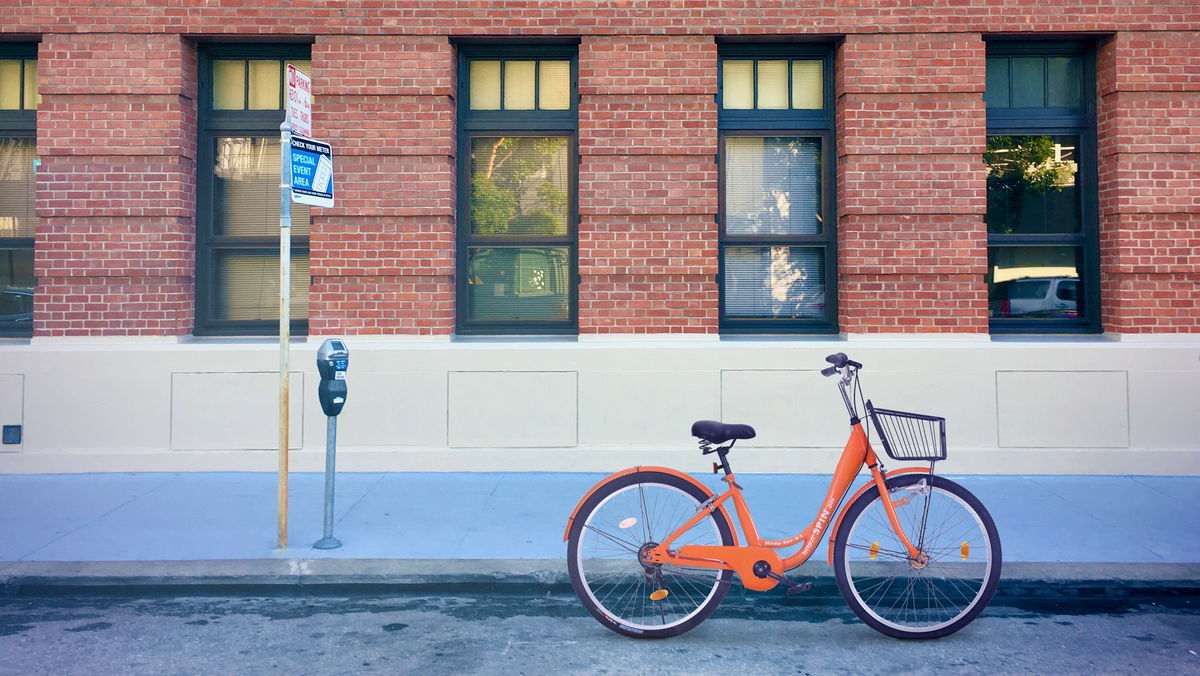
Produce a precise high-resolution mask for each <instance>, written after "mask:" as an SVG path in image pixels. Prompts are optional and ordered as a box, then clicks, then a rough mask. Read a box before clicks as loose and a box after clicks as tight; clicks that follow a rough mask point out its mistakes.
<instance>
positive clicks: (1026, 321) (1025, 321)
mask: <svg viewBox="0 0 1200 676" xmlns="http://www.w3.org/2000/svg"><path fill="white" fill-rule="evenodd" d="M1038 57H1045V58H1054V57H1077V58H1079V59H1081V63H1082V73H1081V74H1080V75H1081V77H1082V83H1081V89H1082V91H1081V92H1080V93H1079V96H1078V101H1079V103H1080V105H1078V106H1071V107H1066V106H1057V107H1051V106H1047V105H1045V104H1046V103H1047V102H1050V101H1052V100H1053V99H1054V98H1056V97H1054V96H1053V95H1051V93H1050V92H1049V88H1050V87H1051V82H1050V75H1049V72H1048V70H1049V69H1045V70H1044V71H1043V83H1042V88H1043V91H1044V92H1046V94H1044V96H1043V97H1042V100H1043V105H1042V106H1041V107H1013V106H1012V105H1011V103H1012V101H1013V100H1014V98H1013V97H1012V95H1011V94H1009V98H1008V100H1007V101H1003V97H1002V96H999V97H998V96H996V93H995V90H993V92H992V94H991V95H989V94H988V93H986V92H985V95H984V96H985V101H988V107H987V135H988V138H989V139H991V138H993V137H998V136H1051V137H1053V136H1072V137H1078V138H1079V147H1078V148H1077V149H1076V151H1075V152H1076V160H1075V161H1076V162H1077V166H1078V171H1077V173H1076V189H1077V191H1078V195H1079V204H1078V209H1079V212H1078V213H1079V219H1080V228H1079V231H1078V232H1075V233H1054V234H1051V233H1045V234H1043V233H997V232H992V231H991V230H992V229H993V228H990V227H989V232H988V273H987V275H986V280H987V282H988V293H989V315H990V318H989V320H988V325H989V331H990V333H991V334H993V335H1004V334H1023V333H1024V334H1028V333H1038V334H1087V333H1100V332H1102V331H1103V330H1104V329H1103V326H1102V324H1101V313H1100V247H1099V196H1098V195H1099V177H1098V169H1097V161H1098V160H1097V142H1096V58H1095V46H1094V44H1093V43H1090V42H1075V41H1066V42H1017V41H1002V40H990V39H989V40H988V42H987V59H988V61H989V65H991V66H992V68H991V72H990V74H989V77H990V79H991V81H992V82H993V83H996V82H998V80H999V79H1003V77H1004V75H1003V74H999V75H998V73H997V71H998V70H999V69H997V68H996V67H995V65H996V64H997V63H998V61H997V60H1001V59H1004V60H1007V61H1008V62H1009V63H1010V64H1011V62H1012V60H1014V59H1029V58H1038ZM1004 70H1005V72H1007V73H1008V75H1007V77H1008V80H1007V82H1002V83H1001V84H1004V85H1007V87H1006V89H1007V91H1008V92H1012V91H1013V90H1014V85H1013V81H1012V77H1013V75H1012V72H1013V70H1014V68H1013V67H1012V66H1011V65H1010V66H1006V67H1005V69H1004ZM1034 87H1035V89H1036V85H1035V86H1034ZM1058 98H1066V97H1058ZM1070 98H1075V97H1074V96H1071V97H1070ZM1016 247H1025V248H1026V249H1027V250H1028V249H1030V248H1032V247H1039V248H1043V250H1050V251H1052V250H1055V249H1061V250H1063V251H1064V252H1065V250H1066V249H1068V248H1070V249H1073V252H1072V255H1073V256H1074V258H1075V265H1076V267H1077V270H1078V276H1079V279H1078V285H1080V286H1082V288H1083V293H1082V294H1080V295H1078V296H1076V298H1075V300H1074V302H1076V313H1077V315H1078V316H1049V317H1032V316H1021V317H1015V316H998V315H1002V314H1003V310H1002V308H1001V306H1000V305H999V304H1000V303H1002V300H1003V299H1000V295H1002V294H998V292H999V291H1001V290H1000V289H999V288H998V284H997V283H995V282H994V280H993V269H992V261H993V255H998V254H999V253H1000V252H1002V251H1003V250H1004V249H1012V248H1016ZM1010 302H1011V301H1010ZM1080 305H1082V307H1079V306H1080Z"/></svg>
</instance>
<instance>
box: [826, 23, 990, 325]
mask: <svg viewBox="0 0 1200 676" xmlns="http://www.w3.org/2000/svg"><path fill="white" fill-rule="evenodd" d="M984 75H985V72H984V44H983V40H982V39H981V38H980V36H979V35H969V34H968V35H961V34H951V35H945V34H919V35H864V36H849V37H847V38H846V40H845V42H844V43H843V44H842V46H841V48H840V49H839V50H838V54H837V64H836V71H835V87H836V91H837V156H838V167H837V197H838V200H837V204H838V303H839V305H840V308H839V315H840V322H841V329H842V331H843V332H846V333H913V332H922V333H943V332H959V333H986V332H987V330H988V327H987V285H986V284H985V283H984V281H983V276H984V273H985V272H986V271H987V231H986V228H985V226H984V224H983V214H984V212H985V211H986V209H987V186H986V178H987V169H986V167H985V166H984V163H983V150H984V144H985V139H986V127H987V124H986V116H985V111H984V105H983V89H984V79H985V78H984Z"/></svg>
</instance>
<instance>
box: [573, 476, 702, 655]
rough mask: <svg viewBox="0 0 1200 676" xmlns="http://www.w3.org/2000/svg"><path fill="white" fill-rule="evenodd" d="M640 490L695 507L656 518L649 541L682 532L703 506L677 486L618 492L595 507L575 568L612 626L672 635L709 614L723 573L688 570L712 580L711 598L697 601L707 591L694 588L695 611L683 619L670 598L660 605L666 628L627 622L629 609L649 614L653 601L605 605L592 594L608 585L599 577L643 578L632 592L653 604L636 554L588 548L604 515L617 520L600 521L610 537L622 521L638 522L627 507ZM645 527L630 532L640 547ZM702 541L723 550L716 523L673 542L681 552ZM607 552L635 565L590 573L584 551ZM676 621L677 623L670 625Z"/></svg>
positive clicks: (594, 568)
mask: <svg viewBox="0 0 1200 676" xmlns="http://www.w3.org/2000/svg"><path fill="white" fill-rule="evenodd" d="M639 487H640V488H641V489H642V490H643V491H645V490H646V489H655V490H656V491H666V495H671V496H675V497H677V498H685V499H686V500H687V501H688V502H690V509H688V510H677V511H678V513H676V514H673V515H659V516H658V517H654V518H653V519H652V520H653V521H655V524H654V526H655V527H654V532H653V533H650V534H649V535H650V536H657V537H661V538H665V537H667V536H668V535H669V534H670V533H671V532H673V531H674V530H675V529H676V528H678V527H679V526H682V525H683V524H684V523H686V522H687V520H688V519H690V518H691V517H692V516H694V515H695V514H696V509H697V508H698V507H699V506H700V502H699V501H698V500H696V499H695V498H693V497H692V496H691V495H689V494H687V493H685V492H683V491H682V490H680V489H678V488H676V487H674V486H668V485H666V484H663V483H643V484H633V485H630V486H627V487H625V488H622V489H621V490H618V491H616V492H614V493H613V494H612V495H609V496H608V497H606V498H605V499H604V500H603V501H602V502H601V503H600V504H599V505H597V506H596V508H595V509H593V510H592V512H591V514H589V515H588V520H587V521H586V522H585V523H584V524H583V530H582V531H581V532H580V535H579V538H580V543H579V547H578V548H577V549H576V551H575V557H576V559H575V564H576V567H577V569H578V570H579V577H580V579H581V580H582V581H583V588H584V590H585V592H586V593H587V595H588V598H590V599H591V601H592V603H593V604H595V606H596V607H597V608H599V609H600V610H601V612H603V613H604V614H605V615H606V616H608V618H609V619H610V620H611V621H612V622H614V623H615V624H617V625H618V626H620V627H623V628H626V629H631V630H634V631H635V632H643V631H647V630H659V629H669V628H671V627H675V626H678V625H679V624H682V623H684V622H687V621H688V620H690V619H691V618H693V617H695V615H696V613H697V612H699V611H700V609H701V608H704V607H705V606H706V605H707V604H708V603H709V601H711V600H712V597H713V595H714V594H716V593H717V590H718V589H720V583H719V581H718V576H719V575H720V571H717V570H714V569H708V568H689V569H686V570H687V572H688V574H689V575H702V576H711V579H710V580H704V581H703V584H704V586H709V587H710V588H709V589H708V590H707V592H706V593H705V594H704V596H703V598H702V599H701V600H697V598H698V597H697V595H696V594H695V592H698V591H702V590H697V589H696V587H700V586H701V585H700V584H697V585H693V588H692V590H691V591H692V592H693V594H692V595H691V596H686V591H687V590H686V589H685V598H687V599H688V602H689V605H690V606H691V610H688V611H687V612H685V613H682V614H680V613H679V612H673V611H672V610H671V609H672V608H674V607H676V604H677V601H676V603H671V601H672V599H671V596H670V595H668V597H667V599H664V602H663V603H661V604H660V605H661V606H662V614H661V615H660V617H661V616H662V615H666V616H667V619H668V620H669V621H664V622H661V623H658V624H647V623H644V622H633V621H630V619H628V618H627V617H626V616H627V615H628V611H629V608H631V607H635V606H637V607H642V608H646V607H647V605H648V604H649V603H650V602H649V601H646V602H645V603H643V602H642V600H641V598H637V599H633V598H628V597H624V596H623V597H618V598H617V599H616V600H613V599H610V598H608V597H607V596H606V597H605V598H604V599H599V598H597V597H596V594H595V592H594V591H593V587H594V586H595V587H597V588H600V587H602V586H603V584H602V581H603V578H602V577H599V576H608V577H613V578H616V577H622V576H624V577H629V578H630V579H631V580H636V579H637V578H641V582H639V583H638V584H635V585H633V588H632V589H631V590H630V592H631V594H641V597H644V598H645V599H648V597H649V591H648V590H649V587H648V586H645V585H644V582H645V581H646V578H645V576H644V575H642V574H641V570H642V568H641V565H640V564H638V563H637V559H636V555H635V554H633V553H630V552H629V549H628V548H625V549H619V548H618V547H617V546H616V545H611V546H610V547H607V548H604V547H595V546H593V547H589V546H587V543H586V539H587V537H588V533H589V531H592V532H596V529H592V524H593V521H596V520H597V519H598V518H600V517H601V515H605V514H609V513H611V514H612V515H613V517H610V518H605V519H601V520H602V521H603V522H604V523H605V528H604V530H605V531H611V530H617V529H619V528H620V526H619V525H618V524H619V523H620V522H621V521H622V520H624V519H626V518H628V517H629V516H633V515H632V514H629V509H628V505H629V504H630V502H629V499H628V498H629V493H630V492H631V491H637V490H638V489H639ZM614 500H616V501H617V502H614ZM622 500H624V501H625V505H620V502H621V501H622ZM634 500H637V498H636V497H635V498H634ZM646 502H648V503H652V504H653V501H652V500H647V501H646ZM680 503H681V504H684V505H687V503H685V502H683V501H680ZM618 505H620V507H619V508H618ZM661 506H662V507H664V508H665V507H666V505H665V504H663V505H661ZM617 515H619V516H620V517H621V518H615V517H616V516H617ZM664 517H665V518H666V524H665V525H659V522H660V521H662V519H663V518H664ZM638 518H639V519H640V518H641V517H640V516H639V517H638ZM706 523H707V524H708V525H709V526H710V528H711V531H710V530H709V529H707V528H705V524H706ZM643 527H644V524H643V523H640V522H639V523H637V524H636V525H635V526H632V527H631V528H629V529H628V530H635V529H636V530H637V541H638V543H639V544H641V543H642V542H644V541H645V537H646V536H647V534H646V533H645V531H644V528H643ZM597 529H598V527H597ZM710 535H711V541H709V540H706V538H708V536H710ZM700 540H704V544H718V545H719V544H721V533H720V531H719V530H718V529H717V524H716V521H715V520H713V519H712V518H708V519H705V520H702V521H701V522H700V523H698V524H697V525H696V526H695V527H693V528H692V529H691V530H689V531H688V532H687V533H685V534H684V537H681V538H680V540H677V541H676V542H673V543H672V547H673V548H677V547H680V546H682V545H684V544H696V543H698V541H700ZM656 542H660V541H659V540H656ZM605 549H608V550H610V551H612V552H614V553H613V554H612V556H613V557H614V558H615V557H618V556H621V555H624V556H626V557H631V560H629V561H622V562H621V563H619V564H617V565H614V566H613V567H612V568H611V569H606V570H600V569H599V568H600V567H598V566H588V567H586V568H585V566H584V560H585V557H584V551H585V550H589V551H597V552H599V551H602V550H605ZM617 552H620V553H617ZM587 558H588V560H592V561H596V560H598V559H601V558H604V557H603V556H599V555H598V556H593V557H587ZM664 570H665V571H666V572H668V573H670V572H671V571H673V570H675V568H672V569H665V568H664ZM672 577H673V578H677V579H681V578H679V576H678V574H673V575H672ZM589 582H590V583H589ZM698 582H699V581H698ZM673 590H674V587H673ZM643 591H644V592H645V593H644V594H642V593H641V592H643ZM618 604H623V608H622V610H621V611H620V612H617V611H615V610H614V609H612V608H610V607H609V606H616V605H618ZM639 604H641V605H639ZM653 609H655V610H657V609H658V607H654V608H653ZM642 615H643V616H646V615H647V613H646V612H645V611H643V613H642ZM672 617H673V618H674V619H671V618H672Z"/></svg>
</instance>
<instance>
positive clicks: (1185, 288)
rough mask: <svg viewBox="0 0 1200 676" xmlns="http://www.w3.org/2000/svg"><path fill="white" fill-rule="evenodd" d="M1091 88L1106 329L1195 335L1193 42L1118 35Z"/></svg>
mask: <svg viewBox="0 0 1200 676" xmlns="http://www.w3.org/2000/svg"><path fill="white" fill-rule="evenodd" d="M1096 79H1097V87H1098V90H1099V91H1098V94H1099V97H1100V101H1099V112H1098V119H1097V122H1098V125H1099V134H1098V136H1099V139H1098V145H1099V158H1100V265H1101V306H1102V310H1103V315H1104V323H1105V328H1106V329H1107V330H1109V331H1114V332H1117V333H1174V332H1196V331H1200V291H1198V289H1200V153H1197V152H1196V148H1197V143H1198V142H1200V132H1197V129H1198V128H1200V34H1197V33H1121V34H1118V35H1116V36H1114V37H1113V38H1111V39H1109V40H1108V41H1106V42H1105V43H1104V44H1103V46H1102V47H1101V48H1100V50H1099V54H1098V56H1097V64H1096Z"/></svg>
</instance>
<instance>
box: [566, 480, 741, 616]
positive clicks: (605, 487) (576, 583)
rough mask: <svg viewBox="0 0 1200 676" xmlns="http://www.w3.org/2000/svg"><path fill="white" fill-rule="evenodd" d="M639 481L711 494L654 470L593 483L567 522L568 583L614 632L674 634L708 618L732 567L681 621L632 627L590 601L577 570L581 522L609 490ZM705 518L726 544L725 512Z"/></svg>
mask: <svg viewBox="0 0 1200 676" xmlns="http://www.w3.org/2000/svg"><path fill="white" fill-rule="evenodd" d="M639 483H642V484H650V483H654V484H663V485H666V486H669V487H671V488H674V489H676V490H680V491H683V492H684V493H686V494H688V495H689V496H691V497H692V498H693V499H695V500H696V501H697V502H698V503H703V502H704V501H705V500H707V499H708V498H709V497H711V495H712V494H711V493H709V492H707V491H706V490H704V489H702V488H701V487H699V486H696V485H695V484H693V483H691V482H690V481H687V480H685V479H682V478H680V477H678V476H676V475H673V474H667V473H664V472H655V471H648V472H633V473H630V474H626V475H624V476H620V477H617V478H615V479H612V480H610V481H608V482H606V483H604V484H602V485H601V486H599V487H597V489H596V490H595V491H594V492H593V493H592V495H591V496H589V497H588V499H587V500H586V501H585V502H584V503H583V505H581V506H580V508H579V511H578V513H577V514H576V515H575V519H574V520H573V521H572V523H571V530H570V534H569V536H568V538H567V571H568V573H569V574H570V577H571V587H572V588H573V589H574V590H575V595H576V596H578V597H579V601H580V602H581V603H582V604H583V607H584V608H585V609H586V610H587V611H588V614H590V615H591V616H592V617H594V618H596V620H597V621H599V622H600V624H602V625H603V626H605V627H607V628H608V629H610V630H612V631H614V632H616V633H618V634H621V635H623V636H630V637H633V638H669V637H672V636H678V635H680V634H683V633H685V632H688V631H691V630H692V629H694V628H695V627H696V626H697V625H699V624H700V623H701V622H703V621H704V620H706V619H708V617H709V616H710V615H712V613H713V611H715V610H716V609H717V607H718V606H720V605H721V601H723V600H724V599H725V594H726V593H728V591H729V585H730V582H731V581H732V579H733V571H729V570H725V571H720V573H719V574H718V576H717V583H716V586H717V589H716V590H715V593H713V594H712V596H711V597H709V598H708V600H707V601H706V602H704V603H703V604H702V605H701V607H700V608H699V610H697V611H694V613H693V614H692V615H691V616H689V617H688V618H687V619H686V620H685V621H683V622H681V623H679V624H677V625H674V626H671V627H666V628H663V629H636V628H633V627H630V626H628V625H626V624H624V623H622V622H621V620H620V618H614V617H611V616H610V615H608V614H607V613H605V612H604V611H603V610H602V609H601V608H600V607H599V606H597V605H596V604H595V603H594V602H593V600H592V599H591V597H590V596H589V594H588V593H587V592H586V591H585V589H586V583H585V582H584V580H583V576H582V574H581V572H580V570H579V557H578V556H577V550H578V548H579V546H580V539H581V536H582V532H583V527H584V524H585V523H587V522H588V518H589V517H590V515H591V514H592V512H593V511H595V509H596V508H597V507H598V506H599V505H600V504H601V503H603V502H604V500H605V499H606V498H608V497H609V496H610V495H612V494H613V493H615V492H617V491H619V490H621V489H624V488H627V487H629V486H633V485H636V484H639ZM709 518H710V519H712V521H713V522H714V524H715V525H716V527H717V532H718V533H719V534H720V536H721V542H722V544H723V545H726V546H729V545H733V544H734V539H733V531H732V529H731V528H730V525H729V521H728V520H727V519H726V518H725V516H724V515H723V514H722V513H721V512H720V511H711V512H709Z"/></svg>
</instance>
